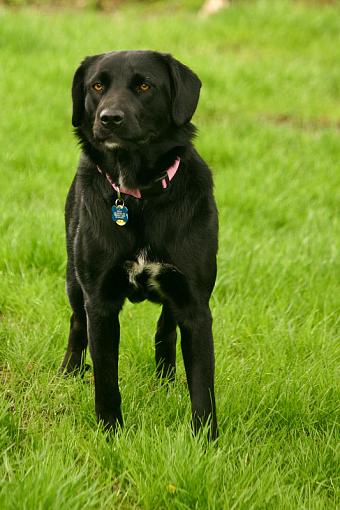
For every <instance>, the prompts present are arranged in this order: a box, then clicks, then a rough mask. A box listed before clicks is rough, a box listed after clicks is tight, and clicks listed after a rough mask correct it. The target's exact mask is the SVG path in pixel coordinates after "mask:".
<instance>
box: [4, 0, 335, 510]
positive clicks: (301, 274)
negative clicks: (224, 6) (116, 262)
mask: <svg viewBox="0 0 340 510" xmlns="http://www.w3.org/2000/svg"><path fill="white" fill-rule="evenodd" d="M174 3H175V4H176V6H177V5H179V4H180V2H174ZM172 5H173V4H172V3H171V2H168V3H166V4H165V5H163V6H161V5H160V4H156V5H154V7H153V8H150V7H141V6H139V7H135V8H131V7H129V8H124V10H119V11H118V12H116V13H106V14H96V13H94V12H77V13H75V12H67V11H55V10H54V11H46V12H45V13H39V12H38V11H34V10H19V11H18V10H15V11H8V10H5V9H3V10H0V61H1V80H0V97H1V114H0V147H1V151H0V162H1V174H0V189H1V201H0V232H1V243H0V272H1V280H0V314H1V315H0V380H1V387H2V391H1V394H0V452H1V457H2V462H1V463H0V507H1V508H2V509H4V510H7V509H15V510H17V509H32V510H39V509H42V510H45V509H56V510H57V509H62V510H64V509H70V510H71V509H72V510H75V509H79V510H80V509H99V508H100V509H101V508H103V509H108V508H114V509H150V510H154V509H168V508H169V509H183V510H184V509H188V510H189V509H190V510H191V509H203V510H206V509H306V510H307V509H327V510H329V509H335V508H340V499H339V496H340V493H339V486H340V484H339V464H340V455H339V439H340V434H339V402H340V384H339V361H340V352H339V304H340V302H339V301H340V300H339V297H340V291H339V290H340V289H339V286H338V282H339V259H338V260H337V249H338V242H337V241H338V240H339V216H337V213H338V210H337V206H338V204H339V198H340V197H339V188H340V182H339V181H340V176H339V160H340V143H339V134H340V101H339V98H340V66H339V47H340V16H339V14H340V11H339V7H338V6H337V5H333V6H321V5H318V3H317V2H314V4H313V3H308V2H305V3H304V2H302V1H301V2H297V1H296V2H291V1H289V0H287V1H285V0H282V1H275V0H274V1H273V0H272V1H269V0H268V1H265V0H263V1H255V0H254V1H249V2H248V1H240V2H235V4H234V6H233V7H232V8H230V9H228V10H226V11H225V12H222V13H220V14H218V15H217V16H215V17H212V18H210V19H208V20H202V19H199V18H198V17H197V16H196V14H195V12H194V9H193V8H192V9H191V10H187V11H185V10H183V9H180V8H178V9H174V8H173V7H172ZM120 48H151V49H157V50H162V51H169V52H172V53H173V54H174V55H175V56H177V58H179V59H181V60H182V61H184V62H185V63H187V64H188V65H190V67H192V68H193V69H195V70H196V72H197V73H198V74H199V75H200V77H201V78H202V81H203V84H204V87H203V90H202V95H201V101H200V105H199V108H198V111H197V114H196V116H195V123H196V124H197V125H198V127H199V137H198V140H197V146H198V149H199V150H200V152H201V154H202V156H203V157H204V158H205V159H206V160H207V161H209V162H210V164H211V166H212V168H213V172H214V176H215V185H216V188H215V191H216V198H217V201H218V206H219V211H220V250H219V272H218V281H217V285H216V289H215V292H214V295H213V298H212V303H211V305H212V310H213V316H214V334H215V346H216V392H217V395H216V397H217V406H218V417H219V426H220V439H219V442H218V445H206V444H205V443H204V441H203V440H202V439H197V438H196V439H195V438H193V437H192V436H191V432H190V426H189V421H190V405H189V398H188V392H187V387H186V382H185V375H184V368H183V363H182V360H181V356H180V352H178V360H179V363H178V364H179V369H178V377H177V381H176V382H175V384H174V385H173V386H172V387H171V388H170V389H169V390H168V391H167V389H166V388H164V387H162V386H161V385H160V384H159V383H158V381H157V380H156V377H155V374H154V346H153V331H154V328H155V323H156V320H157V317H158V313H159V309H158V308H157V306H155V305H151V304H147V303H143V304H140V305H137V306H136V305H134V306H132V305H130V304H127V305H126V306H125V308H124V311H123V313H122V317H121V322H122V335H121V353H120V381H121V391H122V397H123V412H124V418H125V429H124V431H123V432H122V433H121V434H119V436H118V437H113V438H111V439H109V440H108V439H107V438H106V437H105V436H104V435H103V433H102V432H101V430H100V429H99V428H98V427H97V424H96V421H95V416H94V404H93V382H92V373H88V374H87V375H86V378H85V380H84V381H81V380H78V379H73V378H66V379H65V378H62V377H60V376H58V375H57V369H58V366H59V364H60V362H61V360H62V356H63V353H64V349H65V346H66V338H67V333H68V320H69V314H70V310H69V307H68V303H67V298H66V295H65V290H64V273H65V259H66V255H65V248H64V226H63V203H64V198H65V195H66V193H67V189H68V186H69V184H70V182H71V180H72V177H73V174H74V171H75V167H76V164H77V159H78V154H79V149H78V148H77V146H76V142H75V140H74V138H73V135H72V129H71V122H70V115H71V101H70V83H71V80H72V76H73V72H74V70H75V68H76V66H77V65H78V63H79V61H80V60H81V59H82V58H83V56H84V55H87V54H94V53H97V52H102V51H105V50H109V49H120Z"/></svg>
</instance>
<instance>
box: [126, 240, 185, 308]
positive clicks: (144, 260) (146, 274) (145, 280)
mask: <svg viewBox="0 0 340 510" xmlns="http://www.w3.org/2000/svg"><path fill="white" fill-rule="evenodd" d="M125 269H126V271H127V275H128V280H129V292H128V298H129V299H130V301H133V302H135V301H143V300H144V299H149V300H151V301H157V302H159V301H163V300H164V299H165V298H166V297H167V291H166V289H165V288H164V282H163V280H164V277H165V275H169V274H170V273H176V272H177V270H176V268H175V267H174V266H173V265H171V264H167V263H164V262H155V261H151V260H150V258H149V257H148V250H147V249H143V250H140V251H139V252H138V253H137V256H136V259H135V260H134V261H128V262H126V263H125Z"/></svg>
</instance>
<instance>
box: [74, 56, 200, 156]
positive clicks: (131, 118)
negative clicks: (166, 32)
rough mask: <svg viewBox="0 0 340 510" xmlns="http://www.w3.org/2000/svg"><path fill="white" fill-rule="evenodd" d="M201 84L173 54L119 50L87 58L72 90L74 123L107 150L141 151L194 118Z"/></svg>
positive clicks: (80, 67) (76, 76)
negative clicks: (137, 147) (153, 141)
mask: <svg viewBox="0 0 340 510" xmlns="http://www.w3.org/2000/svg"><path fill="white" fill-rule="evenodd" d="M200 87H201V82H200V80H199V78H198V77H197V76H196V74H194V73H193V72H192V71H191V70H190V69H189V68H188V67H186V66H185V65H183V64H181V63H180V62H179V61H178V60H175V59H174V58H173V57H171V55H168V54H163V53H158V52H154V51H117V52H111V53H105V54H103V55H96V56H93V57H87V58H86V59H85V60H84V61H83V62H82V63H81V65H80V66H79V68H78V69H77V71H76V73H75V75H74V78H73V86H72V99H73V115H72V124H73V126H74V127H77V128H80V129H81V130H82V131H83V132H85V133H86V135H87V136H88V137H89V138H90V139H91V140H92V141H94V142H95V143H96V144H100V146H101V147H103V148H105V149H107V150H112V149H115V148H119V147H121V148H128V147H135V146H136V145H137V146H138V145H140V144H145V143H147V142H150V141H151V140H156V139H158V138H160V137H161V136H162V134H163V133H165V132H166V131H167V130H168V129H169V128H171V126H177V127H179V126H183V125H185V124H187V123H188V122H189V121H190V119H191V118H192V116H193V114H194V112H195V110H196V107H197V103H198V99H199V93H200Z"/></svg>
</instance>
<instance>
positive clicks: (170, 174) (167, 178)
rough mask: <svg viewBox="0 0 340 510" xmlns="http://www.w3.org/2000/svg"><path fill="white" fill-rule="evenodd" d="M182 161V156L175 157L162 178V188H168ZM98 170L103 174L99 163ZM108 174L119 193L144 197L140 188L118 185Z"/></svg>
mask: <svg viewBox="0 0 340 510" xmlns="http://www.w3.org/2000/svg"><path fill="white" fill-rule="evenodd" d="M180 162H181V158H180V157H177V158H176V159H175V162H174V163H173V164H172V165H171V166H170V167H169V168H168V169H167V171H166V175H165V176H164V177H163V178H162V179H160V182H161V184H162V189H167V187H168V185H169V183H170V181H171V180H172V179H173V178H174V177H175V175H176V172H177V170H178V168H179V164H180ZM97 170H98V172H100V173H101V174H102V173H103V172H102V170H101V169H100V168H99V166H98V165H97ZM105 176H106V179H107V180H108V181H109V183H110V184H111V186H112V188H113V189H114V190H115V191H117V193H119V192H120V193H125V194H126V195H131V196H132V197H135V198H142V194H141V192H140V190H139V189H127V188H122V187H120V186H118V184H116V183H114V182H113V181H112V179H111V177H110V176H109V175H108V174H105Z"/></svg>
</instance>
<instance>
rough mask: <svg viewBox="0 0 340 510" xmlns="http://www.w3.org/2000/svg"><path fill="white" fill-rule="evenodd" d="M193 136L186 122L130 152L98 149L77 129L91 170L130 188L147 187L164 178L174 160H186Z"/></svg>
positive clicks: (127, 150)
mask: <svg viewBox="0 0 340 510" xmlns="http://www.w3.org/2000/svg"><path fill="white" fill-rule="evenodd" d="M195 133H196V129H195V127H194V126H193V125H192V124H191V123H188V124H186V125H185V126H182V127H180V128H176V129H175V130H173V132H170V133H167V134H166V136H164V137H162V138H160V139H158V140H154V141H153V142H152V143H149V144H145V145H136V147H135V148H132V149H125V148H119V147H118V148H115V149H113V150H107V149H103V150H101V149H100V148H98V145H96V144H95V143H94V142H93V141H92V140H89V137H88V136H85V135H84V133H83V131H82V128H77V129H76V135H77V137H78V138H79V140H80V143H81V145H82V149H83V152H84V153H85V154H86V156H87V157H88V158H89V159H90V160H91V161H92V163H93V165H94V169H96V168H97V167H99V168H101V170H102V171H103V172H104V173H105V174H107V175H109V176H110V178H111V179H112V180H113V181H114V182H117V183H120V184H121V185H122V186H124V187H126V188H130V189H134V188H145V187H148V186H150V184H151V183H152V182H153V181H155V180H157V179H159V178H161V177H162V175H164V173H165V172H166V171H167V169H168V168H169V167H170V166H171V165H173V163H174V162H175V160H176V158H178V157H180V158H181V160H182V161H183V160H185V158H186V155H187V152H188V150H190V148H192V139H193V137H194V135H195ZM127 169H128V171H127Z"/></svg>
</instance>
